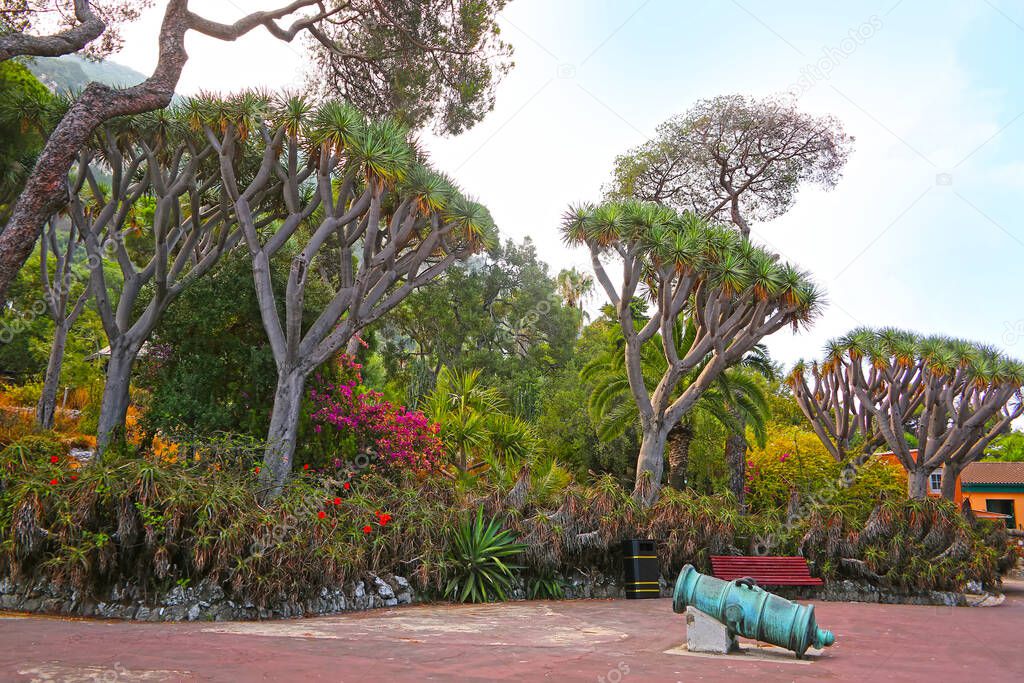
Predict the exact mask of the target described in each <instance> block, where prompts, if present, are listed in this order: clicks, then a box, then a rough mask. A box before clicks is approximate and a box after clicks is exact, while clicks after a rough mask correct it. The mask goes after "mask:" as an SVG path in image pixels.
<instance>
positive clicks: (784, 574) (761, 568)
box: [711, 555, 819, 585]
mask: <svg viewBox="0 0 1024 683" xmlns="http://www.w3.org/2000/svg"><path fill="white" fill-rule="evenodd" d="M711 569H712V572H713V573H714V575H715V576H717V577H718V578H720V579H725V580H726V581H731V580H733V579H741V578H744V577H747V576H749V577H751V578H753V579H754V580H755V581H757V582H758V583H763V584H766V585H771V584H773V583H774V584H788V583H793V582H796V581H804V580H810V581H813V582H815V583H817V582H818V581H819V579H815V578H814V577H812V576H811V571H810V569H809V568H808V567H807V560H806V558H803V557H800V556H799V555H798V556H795V557H781V556H780V557H772V556H767V555H766V556H748V557H745V556H739V555H712V557H711Z"/></svg>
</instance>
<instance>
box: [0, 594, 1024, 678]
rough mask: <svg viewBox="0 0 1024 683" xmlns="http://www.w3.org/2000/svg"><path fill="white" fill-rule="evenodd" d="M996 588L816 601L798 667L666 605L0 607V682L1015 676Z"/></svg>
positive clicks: (1008, 619)
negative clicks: (831, 636) (167, 612)
mask: <svg viewBox="0 0 1024 683" xmlns="http://www.w3.org/2000/svg"><path fill="white" fill-rule="evenodd" d="M1005 589H1006V593H1007V600H1006V602H1005V603H1004V604H1002V605H1000V606H998V607H987V608H965V607H960V608H947V607H916V606H903V605H869V604H858V603H819V604H818V605H817V607H816V611H817V615H818V622H819V623H820V624H821V625H823V626H824V627H826V628H829V629H832V631H833V632H835V634H836V644H835V645H834V646H833V647H831V648H829V649H828V650H826V651H824V652H823V653H822V654H821V655H820V656H818V657H816V658H814V659H813V660H812V661H810V662H806V661H805V662H798V661H796V660H795V659H793V658H792V656H791V655H789V656H780V655H779V654H778V653H774V655H772V653H769V652H764V653H763V654H764V656H748V657H740V658H737V657H734V656H732V657H727V658H722V657H714V656H698V655H689V654H681V653H680V652H679V650H678V647H679V645H680V644H682V643H685V641H686V634H685V628H686V627H685V622H686V620H685V619H684V617H683V616H681V615H676V614H673V613H672V609H671V602H670V601H669V600H667V599H661V600H640V601H626V600H587V601H566V602H527V603H512V604H504V605H487V606H459V607H455V606H416V607H407V608H400V609H390V610H377V611H373V612H364V613H360V614H347V615H342V616H336V617H322V618H315V619H298V620H291V621H276V622H251V623H238V622H235V623H190V624H188V623H186V624H133V623H123V622H110V621H94V620H70V619H60V618H47V617H26V616H19V615H11V614H4V615H0V681H32V680H36V681H74V682H77V681H111V682H112V681H117V682H122V681H231V682H232V683H234V682H237V681H262V680H266V681H320V680H324V681H423V680H438V681H537V680H552V681H595V682H599V683H605V682H607V683H632V682H634V681H635V682H636V683H640V681H736V680H750V681H775V680H778V681H795V680H809V679H815V680H836V681H855V680H859V681H880V680H882V681H884V680H897V681H928V683H934V682H937V681H960V682H963V681H968V682H969V681H977V680H1004V681H1011V680H1018V681H1021V680H1024V582H1019V581H1017V582H1007V583H1006V585H1005ZM747 649H748V651H757V652H760V650H759V649H758V648H757V647H756V646H754V644H749V643H748V648H747ZM673 650H674V652H673Z"/></svg>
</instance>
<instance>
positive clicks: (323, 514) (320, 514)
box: [316, 510, 327, 519]
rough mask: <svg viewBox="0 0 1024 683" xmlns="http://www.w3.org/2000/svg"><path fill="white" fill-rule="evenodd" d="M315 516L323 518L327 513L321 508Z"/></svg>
mask: <svg viewBox="0 0 1024 683" xmlns="http://www.w3.org/2000/svg"><path fill="white" fill-rule="evenodd" d="M316 516H317V518H318V519H323V518H324V517H326V516H327V513H326V512H324V511H323V510H321V511H320V512H318V513H316Z"/></svg>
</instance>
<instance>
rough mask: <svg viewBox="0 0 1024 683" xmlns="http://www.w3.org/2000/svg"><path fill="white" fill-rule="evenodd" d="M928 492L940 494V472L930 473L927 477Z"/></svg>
mask: <svg viewBox="0 0 1024 683" xmlns="http://www.w3.org/2000/svg"><path fill="white" fill-rule="evenodd" d="M928 491H929V492H931V493H942V472H941V471H936V472H932V473H931V475H930V476H929V477H928Z"/></svg>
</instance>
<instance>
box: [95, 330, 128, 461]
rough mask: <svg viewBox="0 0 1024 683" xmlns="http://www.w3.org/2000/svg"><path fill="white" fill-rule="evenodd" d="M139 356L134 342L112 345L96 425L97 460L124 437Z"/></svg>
mask: <svg viewBox="0 0 1024 683" xmlns="http://www.w3.org/2000/svg"><path fill="white" fill-rule="evenodd" d="M138 355H139V346H138V345H135V344H123V343H122V344H111V345H110V360H109V361H107V376H106V382H105V384H104V385H103V402H102V403H101V404H100V419H99V425H98V426H97V427H96V459H97V460H99V459H100V458H101V457H102V456H103V453H104V452H105V451H106V450H107V448H108V447H109V446H110V445H111V444H112V443H114V442H115V441H122V440H123V439H124V436H125V434H124V428H125V419H126V418H127V416H128V403H129V400H130V399H129V394H128V387H129V386H131V379H132V366H133V365H135V359H136V358H137V357H138Z"/></svg>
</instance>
